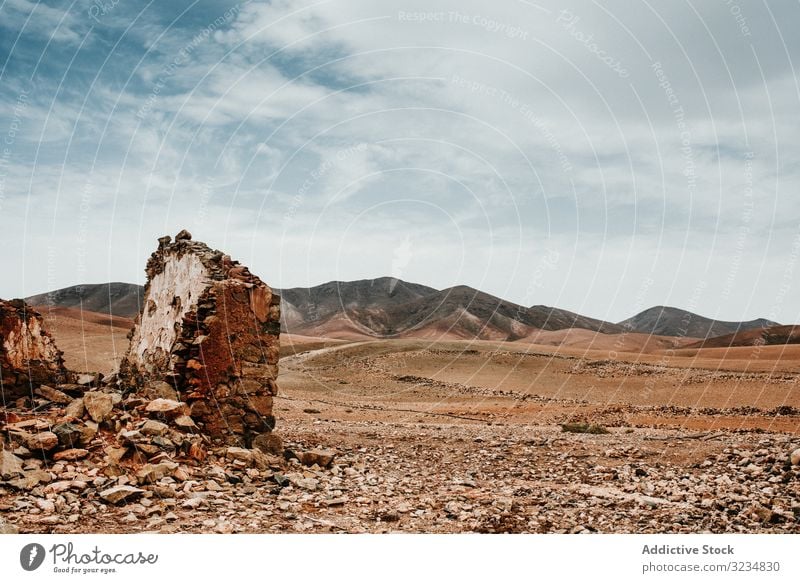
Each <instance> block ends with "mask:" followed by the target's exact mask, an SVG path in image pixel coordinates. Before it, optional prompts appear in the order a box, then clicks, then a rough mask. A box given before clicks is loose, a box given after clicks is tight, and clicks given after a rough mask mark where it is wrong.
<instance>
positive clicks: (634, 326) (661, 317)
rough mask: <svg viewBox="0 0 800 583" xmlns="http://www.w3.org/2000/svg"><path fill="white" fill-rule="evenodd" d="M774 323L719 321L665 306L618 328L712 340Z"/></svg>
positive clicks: (760, 320) (647, 311)
mask: <svg viewBox="0 0 800 583" xmlns="http://www.w3.org/2000/svg"><path fill="white" fill-rule="evenodd" d="M776 324H777V323H776V322H771V321H769V320H765V319H763V318H759V319H757V320H750V321H749V322H723V321H720V320H712V319H711V318H704V317H703V316H698V315H697V314H693V313H692V312H687V311H686V310H681V309H679V308H670V307H667V306H656V307H653V308H650V309H649V310H645V311H644V312H641V313H639V314H637V315H635V316H633V317H632V318H628V319H627V320H623V321H622V322H620V323H619V325H620V326H622V327H624V328H625V329H626V330H629V331H631V332H639V333H642V334H657V335H659V336H681V337H687V338H713V337H715V336H724V335H726V334H734V333H736V332H739V331H741V330H754V329H760V328H766V327H769V326H775V325H776Z"/></svg>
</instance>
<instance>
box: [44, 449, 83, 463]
mask: <svg viewBox="0 0 800 583" xmlns="http://www.w3.org/2000/svg"><path fill="white" fill-rule="evenodd" d="M88 455H89V451H88V450H85V449H79V448H73V449H65V450H64V451H59V452H56V453H55V454H53V460H54V461H57V462H60V461H70V462H74V461H76V460H82V459H83V458H85V457H86V456H88Z"/></svg>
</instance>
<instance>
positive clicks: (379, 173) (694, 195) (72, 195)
mask: <svg viewBox="0 0 800 583" xmlns="http://www.w3.org/2000/svg"><path fill="white" fill-rule="evenodd" d="M0 1H2V0H0ZM798 26H800V5H798V3H797V2H794V1H792V2H790V1H780V0H777V1H771V2H769V3H767V2H756V1H738V0H737V1H727V0H712V1H703V2H700V1H692V2H684V1H681V0H678V1H676V2H669V3H664V2H654V1H652V0H642V1H641V2H636V3H631V2H627V1H622V0H619V1H612V2H590V1H580V2H578V1H569V0H568V1H567V2H566V3H565V2H529V1H525V0H519V1H516V0H498V1H497V2H492V3H488V2H464V1H463V0H459V1H452V2H446V1H442V0H426V1H424V2H423V1H405V0H403V1H397V2H374V1H367V0H364V1H361V0H327V1H326V0H322V1H314V2H306V1H296V0H294V1H292V2H289V1H283V0H281V1H275V2H268V3H267V2H242V3H235V2H224V1H220V0H215V1H210V0H207V1H196V2H190V1H184V0H175V1H170V2H150V3H144V2H130V1H127V0H118V1H117V0H95V1H91V2H90V1H87V0H75V1H74V2H55V1H48V2H38V3H37V2H36V1H34V0H5V1H2V4H0V94H1V95H2V99H1V100H0V140H2V145H0V232H1V233H2V243H3V250H4V260H3V269H2V276H0V296H2V297H16V296H26V295H31V294H34V293H39V292H43V291H47V290H50V289H55V288H59V287H65V286H68V285H74V284H79V283H93V282H104V281H109V280H112V281H129V282H140V283H141V282H143V278H144V274H143V269H144V264H145V260H146V258H147V256H148V255H149V254H150V252H151V251H152V250H153V248H154V246H155V239H156V238H157V237H158V236H161V235H163V234H173V235H174V234H175V233H176V232H177V231H179V230H180V229H182V228H188V229H189V230H190V231H192V233H193V234H194V235H195V238H197V239H201V240H204V241H206V242H208V243H209V244H210V245H212V246H214V247H217V248H220V249H224V250H226V251H228V252H230V253H231V254H232V255H233V256H234V257H235V258H238V259H240V260H241V261H242V262H244V263H246V264H248V265H249V266H251V268H252V269H253V271H254V272H256V273H258V274H259V275H261V276H262V277H263V278H264V279H265V280H266V281H267V282H269V283H270V284H272V285H274V286H276V287H292V286H307V285H315V284H319V283H322V282H325V281H329V280H352V279H368V278H374V277H379V276H384V275H393V276H397V277H401V278H403V279H405V280H409V281H414V282H419V283H424V284H428V285H431V286H434V287H437V288H445V287H448V286H451V285H456V284H467V285H471V286H474V287H477V288H480V289H482V290H484V291H487V292H490V293H493V294H496V295H499V296H501V297H504V298H507V299H509V300H513V301H516V302H519V303H523V304H525V305H532V304H548V305H557V306H559V307H563V308H567V309H571V310H575V311H578V312H581V313H584V314H586V315H590V316H594V317H599V318H604V319H610V320H620V319H622V318H625V317H627V316H629V315H632V314H633V313H635V312H637V311H640V310H642V309H644V308H647V307H649V306H651V305H656V304H667V305H675V306H679V307H684V308H688V309H692V310H694V311H697V312H700V313H702V314H704V315H707V316H711V317H717V318H720V319H729V320H739V319H745V318H747V319H749V318H753V317H758V316H764V317H771V318H773V319H775V320H778V321H781V322H797V321H800V294H799V293H798V287H799V286H800V266H798V265H797V262H798V260H800V196H799V195H798V186H800V142H798V140H797V136H798V135H800V127H799V126H800V116H799V115H798V112H799V111H800V82H798V80H797V77H796V74H797V73H796V71H795V69H794V65H795V64H798V65H800V36H798V35H797V33H796V31H797V28H798Z"/></svg>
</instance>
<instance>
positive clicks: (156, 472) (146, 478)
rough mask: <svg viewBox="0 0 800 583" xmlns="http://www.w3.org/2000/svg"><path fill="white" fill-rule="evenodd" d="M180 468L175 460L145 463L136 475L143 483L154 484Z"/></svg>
mask: <svg viewBox="0 0 800 583" xmlns="http://www.w3.org/2000/svg"><path fill="white" fill-rule="evenodd" d="M177 468H178V464H176V463H175V462H161V463H160V464H145V465H144V467H143V468H142V469H141V470H139V471H138V472H136V477H137V478H138V479H139V482H140V483H142V484H148V483H150V484H152V483H153V482H157V481H159V480H160V479H161V478H163V477H164V476H169V475H170V474H171V473H172V472H173V471H174V470H176V469H177Z"/></svg>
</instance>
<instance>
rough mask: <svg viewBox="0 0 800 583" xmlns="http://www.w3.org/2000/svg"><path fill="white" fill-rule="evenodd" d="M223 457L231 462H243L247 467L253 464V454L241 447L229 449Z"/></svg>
mask: <svg viewBox="0 0 800 583" xmlns="http://www.w3.org/2000/svg"><path fill="white" fill-rule="evenodd" d="M225 457H227V458H228V459H231V460H238V461H240V462H244V463H246V464H248V465H249V464H251V463H252V462H253V452H252V451H250V450H249V449H244V448H243V447H229V448H228V449H227V450H226V451H225Z"/></svg>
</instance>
